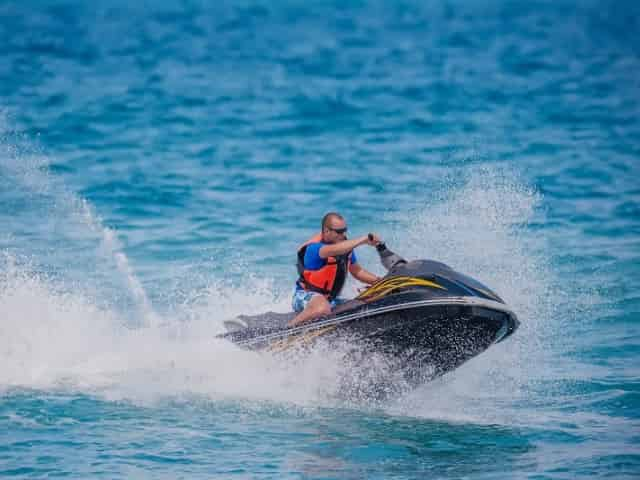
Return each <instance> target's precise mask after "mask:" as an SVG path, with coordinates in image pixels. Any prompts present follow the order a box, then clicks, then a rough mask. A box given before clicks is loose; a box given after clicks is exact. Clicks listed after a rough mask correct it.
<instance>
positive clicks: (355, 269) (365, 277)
mask: <svg viewBox="0 0 640 480" xmlns="http://www.w3.org/2000/svg"><path fill="white" fill-rule="evenodd" d="M349 271H350V272H351V275H353V276H354V277H356V278H357V279H358V280H360V281H361V282H362V283H366V284H368V285H373V284H374V283H376V282H377V281H378V280H380V277H378V276H377V275H374V274H373V273H371V272H369V271H367V270H365V269H364V268H362V267H361V266H360V265H358V264H357V263H355V264H353V265H351V267H350V268H349Z"/></svg>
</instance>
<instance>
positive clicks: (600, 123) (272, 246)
mask: <svg viewBox="0 0 640 480" xmlns="http://www.w3.org/2000/svg"><path fill="white" fill-rule="evenodd" d="M218 3H220V4H218ZM218 3H216V2H204V1H199V0H192V1H181V2H162V1H158V2H139V3H135V2H134V4H133V5H132V4H131V2H123V1H118V0H114V1H112V2H80V1H77V0H60V1H48V0H47V1H45V0H42V1H36V0H31V1H28V0H27V1H21V2H16V1H5V2H2V3H1V4H0V477H7V478H49V477H67V478H105V479H114V478H127V479H128V478H135V479H139V478H154V479H155V478H167V479H169V478H170V479H177V478H184V479H211V478H225V479H226V478H259V479H271V478H273V479H303V478H304V479H306V478H310V479H311V478H314V479H316V478H318V479H320V478H322V479H334V478H335V479H350V478H353V479H361V478H372V479H373V478H375V479H392V478H393V479H414V478H415V479H417V478H456V479H457V478H474V479H475V478H536V479H542V478H566V479H574V478H594V477H607V478H638V477H639V476H640V363H639V360H638V359H639V358H640V323H639V319H640V288H639V286H640V180H639V178H640V167H639V165H640V43H639V42H638V38H640V8H639V7H638V3H637V2H632V1H626V2H625V1H606V0H600V1H595V0H585V1H580V2H577V1H573V2H569V1H531V2H519V1H506V0H504V1H498V0H496V1H493V0H489V1H486V2H478V1H458V0H452V1H447V2H440V1H430V0H426V1H412V0H407V1H401V2H388V1H373V0H372V1H357V2H337V1H336V2H302V1H275V2H254V1H239V2H233V3H232V2H218ZM328 210H338V211H340V212H342V213H343V214H344V215H345V217H346V218H347V220H348V222H349V226H350V231H351V232H353V234H354V235H355V234H364V233H366V232H369V231H375V232H378V233H379V234H380V235H381V236H382V237H383V238H385V239H386V241H387V243H388V244H389V245H390V246H391V247H392V248H393V249H394V250H395V251H397V252H398V253H400V254H402V255H403V256H405V257H408V258H433V259H437V260H440V261H444V262H446V263H448V264H450V265H451V266H453V267H454V268H456V269H458V270H460V271H463V272H465V273H468V274H470V275H472V276H474V277H477V278H478V279H480V280H481V281H483V282H485V283H486V284H488V285H489V286H491V287H492V288H494V289H495V290H496V291H497V292H498V293H499V294H500V295H501V296H502V297H503V298H504V299H505V301H506V302H507V303H508V304H509V305H510V306H511V307H512V308H513V309H514V311H516V313H517V314H518V316H519V319H520V321H521V327H520V329H519V330H518V331H517V332H516V334H515V335H514V336H513V337H511V338H510V339H509V340H508V341H505V342H503V343H501V344H499V345H496V346H494V347H493V348H491V349H490V350H489V351H487V352H485V353H484V354H482V355H480V356H479V357H477V358H475V359H473V360H472V361H470V362H468V363H467V364H465V365H463V366H462V367H461V368H460V369H458V370H456V371H455V372H452V373H451V374H448V375H446V376H444V377H442V378H440V379H438V380H436V381H433V382H431V383H429V384H427V385H424V386H423V387H421V388H419V389H417V390H415V391H413V392H410V393H409V394H407V395H405V396H403V397H401V398H395V399H391V400H389V401H387V402H384V403H379V402H378V403H376V402H369V401H367V399H366V398H365V399H363V398H359V399H354V400H348V399H344V398H342V397H341V396H340V395H338V393H339V381H338V379H339V378H340V375H343V374H344V364H343V363H342V362H341V358H340V352H335V351H332V350H330V349H329V350H326V351H318V352H315V353H314V354H313V355H311V356H310V357H309V358H306V359H304V360H299V361H295V360H283V359H282V358H277V357H271V356H269V355H265V354H256V353H252V352H245V351H241V350H239V349H237V348H235V347H234V346H233V345H231V344H228V343H225V342H224V341H220V340H214V338H213V337H214V336H215V335H216V334H217V333H220V332H221V331H222V330H223V327H222V322H223V320H225V319H228V318H230V317H233V316H234V315H237V314H239V313H258V312H262V311H265V310H277V311H286V310H287V309H288V308H289V303H290V295H291V292H292V286H293V281H294V278H295V268H294V264H293V263H294V256H295V249H296V246H297V245H298V244H299V243H300V242H302V241H304V240H305V239H306V238H307V237H308V236H309V235H310V234H312V233H314V232H315V231H316V229H317V227H318V223H319V221H320V218H321V216H322V215H323V214H324V213H325V212H326V211H328ZM358 254H359V258H360V261H361V262H362V263H363V264H364V265H365V266H366V267H367V268H369V269H370V270H372V271H374V272H377V273H381V272H382V267H381V266H380V265H378V262H377V260H376V257H375V254H374V252H372V251H371V249H367V248H365V247H363V248H360V249H359V250H358ZM347 288H348V290H349V292H351V293H354V292H355V289H356V288H357V285H355V284H350V285H348V287H347Z"/></svg>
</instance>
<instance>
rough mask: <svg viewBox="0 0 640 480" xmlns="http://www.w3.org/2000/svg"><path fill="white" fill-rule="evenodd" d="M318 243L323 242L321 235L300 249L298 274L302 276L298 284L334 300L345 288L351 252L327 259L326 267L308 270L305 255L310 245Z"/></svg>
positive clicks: (317, 235)
mask: <svg viewBox="0 0 640 480" xmlns="http://www.w3.org/2000/svg"><path fill="white" fill-rule="evenodd" d="M318 242H322V234H321V233H318V234H316V235H314V236H313V237H311V238H310V239H309V240H307V241H306V242H304V243H303V244H302V245H301V246H300V248H299V249H298V273H299V274H300V278H299V279H298V284H299V285H300V286H301V287H302V288H304V289H305V290H310V291H312V292H318V293H322V294H323V295H325V296H326V297H327V298H328V299H329V300H333V299H334V298H336V297H337V296H338V295H339V294H340V291H341V290H342V287H344V282H345V280H346V279H347V273H348V272H349V267H350V266H351V252H349V253H345V254H344V255H338V256H336V257H327V263H326V264H325V266H324V267H322V268H319V269H318V270H308V269H307V268H305V266H304V254H305V252H306V251H307V247H308V246H309V245H310V244H312V243H318Z"/></svg>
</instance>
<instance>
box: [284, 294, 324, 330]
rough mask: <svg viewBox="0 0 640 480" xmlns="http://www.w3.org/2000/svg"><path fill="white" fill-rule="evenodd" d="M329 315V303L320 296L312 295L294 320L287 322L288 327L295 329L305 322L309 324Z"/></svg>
mask: <svg viewBox="0 0 640 480" xmlns="http://www.w3.org/2000/svg"><path fill="white" fill-rule="evenodd" d="M330 313H331V305H330V304H329V301H328V300H327V299H326V298H325V297H324V296H322V295H314V296H313V298H312V299H311V300H309V303H308V304H307V306H306V308H305V309H304V310H303V311H301V312H300V313H299V314H298V315H296V318H294V319H293V320H291V321H290V322H289V326H290V327H295V326H297V325H300V324H302V323H305V322H309V321H311V320H314V319H316V318H318V317H322V316H324V315H329V314H330Z"/></svg>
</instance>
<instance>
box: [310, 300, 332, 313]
mask: <svg viewBox="0 0 640 480" xmlns="http://www.w3.org/2000/svg"><path fill="white" fill-rule="evenodd" d="M307 308H309V310H311V311H312V312H313V313H314V314H315V315H317V316H321V315H329V314H330V313H331V305H330V304H329V302H328V301H327V299H326V298H324V297H320V296H318V297H316V298H314V299H313V301H312V302H310V303H309V305H308V307H307Z"/></svg>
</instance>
